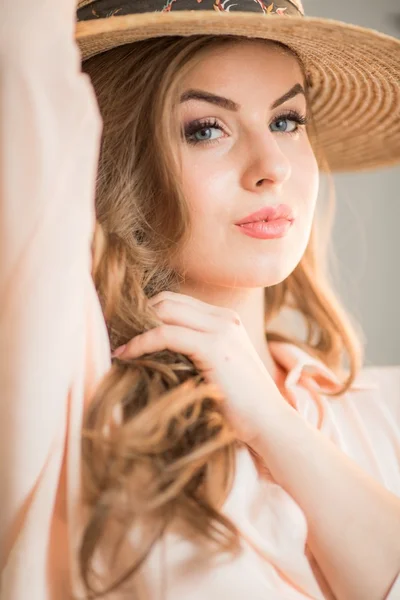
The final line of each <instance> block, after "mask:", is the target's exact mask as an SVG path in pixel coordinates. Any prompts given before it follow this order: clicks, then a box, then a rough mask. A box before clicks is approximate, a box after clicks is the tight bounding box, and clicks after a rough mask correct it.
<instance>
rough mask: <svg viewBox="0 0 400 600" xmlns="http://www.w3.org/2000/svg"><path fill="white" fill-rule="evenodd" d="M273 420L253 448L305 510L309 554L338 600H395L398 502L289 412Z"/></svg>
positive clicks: (399, 566)
mask: <svg viewBox="0 0 400 600" xmlns="http://www.w3.org/2000/svg"><path fill="white" fill-rule="evenodd" d="M273 414H275V417H273V418H272V419H271V415H270V418H269V419H268V422H265V426H264V429H265V430H264V431H263V432H262V433H261V434H260V436H259V438H258V440H257V442H256V444H255V446H254V449H255V450H256V451H257V453H258V454H259V455H260V457H261V458H262V459H263V460H264V461H265V463H266V464H267V465H268V468H269V470H270V471H271V474H272V476H273V477H274V479H275V480H276V481H277V483H279V485H281V486H282V487H283V488H284V489H285V490H286V491H287V492H288V493H289V494H290V495H291V496H292V497H293V498H294V499H295V501H296V502H297V503H298V505H299V506H300V507H301V508H302V510H303V511H304V514H305V516H306V518H307V522H308V527H309V539H308V543H309V546H310V549H311V551H312V553H313V554H314V556H315V558H316V560H317V562H318V564H319V566H320V568H321V570H322V572H323V573H324V575H325V577H326V579H327V581H328V583H329V585H330V587H331V588H332V590H333V592H334V594H335V595H336V597H337V598H338V600H350V599H351V600H385V599H386V600H398V598H400V595H399V596H397V593H399V590H398V589H397V590H396V592H395V590H394V588H393V583H394V582H395V580H396V577H397V576H398V575H399V573H400V498H398V497H397V496H395V495H394V494H393V493H391V492H390V491H388V490H386V489H385V488H384V487H383V486H382V485H380V484H379V483H377V482H376V481H375V480H373V479H372V478H371V477H370V476H369V475H368V474H366V473H365V472H364V471H363V470H362V469H361V468H359V467H358V465H356V464H355V463H354V462H353V461H352V460H351V459H350V458H348V457H347V456H346V455H345V454H343V453H342V451H341V450H339V449H338V448H336V446H335V445H334V444H332V442H330V440H329V439H327V438H326V437H325V436H324V435H323V434H322V433H321V432H320V431H318V430H317V429H315V428H314V427H312V426H311V425H310V424H309V423H308V422H307V421H306V420H305V419H304V418H303V417H302V416H301V415H299V414H298V413H297V412H296V411H295V410H294V409H292V407H290V406H289V405H285V406H283V407H280V409H279V410H277V411H275V413H273ZM395 587H396V588H397V587H398V586H397V582H396V585H395ZM395 593H396V595H394V594H395Z"/></svg>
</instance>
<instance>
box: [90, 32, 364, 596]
mask: <svg viewBox="0 0 400 600" xmlns="http://www.w3.org/2000/svg"><path fill="white" fill-rule="evenodd" d="M235 41H236V42H243V39H242V38H233V37H230V36H227V37H222V36H221V37H218V38H215V37H211V36H196V37H191V38H178V37H174V38H172V37H166V38H159V39H152V40H146V41H142V42H137V43H135V44H131V45H127V46H122V47H118V48H115V49H113V50H111V51H109V52H107V53H104V54H101V55H98V56H96V57H94V58H92V59H90V60H88V61H86V62H85V63H84V65H83V70H84V71H85V72H86V73H87V74H88V75H89V76H90V78H91V81H92V84H93V86H94V89H95V92H96V95H97V98H98V103H99V107H100V111H101V114H102V118H103V123H104V129H103V138H102V144H101V151H100V161H99V170H98V178H97V190H96V216H97V223H96V230H95V235H94V239H93V279H94V282H95V285H96V289H97V292H98V295H99V298H100V302H101V305H102V309H103V313H104V317H105V321H106V324H107V328H108V332H109V337H110V343H111V348H112V350H114V349H115V348H116V347H117V346H119V345H121V344H123V343H125V342H127V341H128V340H130V339H131V338H132V337H134V336H135V335H137V334H140V333H143V332H144V331H146V330H148V329H149V328H152V327H154V326H155V325H156V321H155V318H154V314H153V313H151V311H150V310H149V309H148V308H147V304H146V301H147V299H148V298H149V297H151V296H153V295H155V294H157V293H158V292H161V291H162V290H172V291H178V290H179V274H177V273H175V272H174V271H173V270H172V269H171V267H170V265H171V264H172V262H173V259H174V257H176V256H177V254H178V253H179V251H180V250H181V249H182V248H183V247H184V244H185V242H186V240H187V239H188V235H189V231H190V221H189V214H188V209H187V206H186V203H185V198H184V196H183V193H182V189H181V187H180V184H179V177H178V175H177V173H178V172H177V164H178V162H179V156H178V152H177V147H178V144H175V143H174V140H178V139H179V136H180V131H179V130H178V125H177V123H178V119H177V112H176V111H177V104H178V98H179V94H180V89H181V82H182V79H183V77H184V76H185V74H186V73H188V71H189V70H191V69H193V68H194V66H195V65H196V63H197V62H198V61H199V60H201V58H202V56H203V55H204V53H205V52H206V51H208V50H209V49H210V48H218V47H220V46H222V45H224V44H227V43H228V44H232V43H234V42H235ZM269 43H271V42H269ZM282 48H283V51H286V52H290V50H289V49H287V48H286V47H282ZM313 229H314V230H313V232H312V235H311V238H310V242H309V244H308V247H307V250H306V252H305V254H304V256H303V258H302V260H301V262H300V264H299V265H298V266H297V268H296V269H295V270H294V272H293V273H292V274H291V275H290V276H289V277H288V278H287V279H286V280H285V281H283V282H282V283H280V284H279V285H276V286H274V287H271V288H267V289H266V290H265V296H266V303H265V304H266V315H265V322H266V324H267V326H268V323H269V322H270V321H271V320H272V319H273V318H274V317H275V316H276V315H278V314H279V313H280V311H281V309H282V308H283V307H286V306H290V307H291V308H293V309H294V310H296V311H298V312H299V313H301V315H302V316H303V318H304V320H305V323H306V324H307V329H308V334H307V339H306V340H305V341H304V340H303V341H300V340H297V339H288V338H287V337H285V336H283V335H281V334H278V333H273V332H268V336H269V339H274V340H285V341H290V342H292V343H294V344H297V345H299V346H302V347H304V348H305V349H306V350H307V351H308V352H311V353H312V354H314V355H316V356H317V357H318V358H320V359H321V360H322V361H323V362H324V363H325V364H326V365H328V366H329V367H331V368H332V369H334V370H336V371H338V372H339V371H340V372H341V369H342V365H343V360H344V358H345V357H347V361H348V364H349V366H350V368H349V374H348V377H347V379H345V380H344V382H343V387H342V389H341V390H340V392H339V393H342V392H344V391H345V390H346V389H347V388H348V387H349V386H350V384H351V383H352V381H353V379H354V377H355V375H356V372H357V369H358V365H359V362H360V351H359V348H358V344H357V338H356V335H355V334H354V333H353V330H352V328H351V326H350V324H349V322H348V320H347V318H346V316H345V313H344V311H343V310H342V309H341V308H340V305H339V303H338V301H337V300H336V298H335V296H334V293H333V292H332V290H331V288H330V285H329V283H328V279H327V276H326V267H325V260H324V252H322V250H321V245H320V244H318V245H317V243H316V233H317V228H316V224H314V226H313ZM317 250H318V251H317ZM82 443H83V484H84V490H85V499H86V501H87V505H88V507H89V517H88V523H87V525H86V529H85V531H84V535H83V539H82V543H81V547H80V555H79V561H80V568H81V575H82V577H83V581H84V583H85V587H86V591H87V594H88V597H90V598H95V597H100V596H104V595H106V594H107V593H109V592H110V591H112V590H116V589H117V588H118V587H119V586H122V585H123V584H124V583H126V582H129V583H132V585H134V582H135V577H133V578H132V576H137V575H138V572H139V570H140V566H141V565H142V563H143V561H144V560H145V559H146V557H147V556H148V554H149V552H150V551H151V548H152V546H153V544H154V543H155V542H156V541H157V540H159V539H160V538H161V537H162V535H163V533H164V532H165V531H166V529H167V528H168V527H170V526H172V524H173V523H176V522H178V521H179V522H181V523H182V524H184V526H185V527H186V531H187V532H189V535H192V536H193V537H196V538H198V540H199V542H200V541H201V540H202V539H203V540H204V541H207V542H210V541H211V543H212V545H213V546H215V548H216V549H217V551H233V552H235V551H238V550H239V548H240V534H239V531H238V530H237V528H236V526H235V525H234V523H232V522H231V521H230V520H229V519H227V518H226V517H225V516H224V515H223V514H222V513H221V512H220V508H221V505H222V504H223V502H224V500H225V499H226V497H227V495H228V493H229V490H230V488H231V484H232V479H233V475H234V471H235V445H236V441H235V436H234V432H233V431H232V430H231V429H230V427H229V425H228V423H227V422H226V420H225V419H224V416H223V414H222V411H221V398H220V395H219V393H218V390H217V389H216V388H215V387H214V386H211V385H209V384H207V383H205V381H204V380H203V378H202V376H201V373H199V372H198V371H197V370H196V368H195V366H194V365H193V364H192V363H191V361H190V360H189V359H188V358H187V357H185V356H182V355H179V354H176V353H173V352H169V351H164V352H158V353H155V354H152V355H147V356H144V357H142V358H139V359H135V360H130V361H125V362H122V361H120V360H118V359H115V360H114V361H113V365H112V367H111V369H110V371H109V372H108V373H107V374H106V376H105V377H104V379H103V380H102V381H101V383H100V385H99V386H98V389H97V390H96V393H95V395H94V398H93V400H92V402H91V404H90V406H89V408H88V412H87V415H86V417H85V423H84V430H83V442H82ZM111 531H112V532H114V533H113V535H111ZM127 531H130V532H131V531H134V532H135V539H136V540H137V547H135V548H134V549H133V552H134V555H133V558H132V564H130V565H129V567H128V568H126V569H125V570H124V572H122V573H119V575H118V576H117V577H111V576H110V573H111V571H112V568H111V562H112V563H113V564H117V563H118V560H117V557H118V553H119V549H120V548H121V547H122V545H123V542H124V539H126V532H127ZM115 532H117V533H115ZM111 540H113V542H111ZM111 543H113V555H112V557H111V551H110V548H109V546H110V545H111ZM105 546H108V549H107V553H108V556H109V557H110V558H109V561H110V562H109V565H108V567H109V570H108V574H109V580H108V582H107V583H105V582H104V581H103V580H102V581H101V582H100V579H99V574H96V572H95V568H94V564H95V559H96V555H97V552H101V548H102V547H105ZM100 584H101V585H100Z"/></svg>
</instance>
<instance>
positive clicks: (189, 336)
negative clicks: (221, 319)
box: [118, 325, 205, 361]
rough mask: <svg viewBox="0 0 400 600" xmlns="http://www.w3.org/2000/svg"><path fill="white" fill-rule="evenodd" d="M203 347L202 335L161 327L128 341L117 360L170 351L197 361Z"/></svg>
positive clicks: (190, 331)
mask: <svg viewBox="0 0 400 600" xmlns="http://www.w3.org/2000/svg"><path fill="white" fill-rule="evenodd" d="M204 345H205V336H204V333H200V332H197V331H193V330H190V329H187V328H186V327H178V326H175V325H162V326H161V327H155V328H153V329H150V330H149V331H146V333H142V334H140V335H137V336H136V337H134V338H133V339H132V340H130V341H129V342H128V343H127V344H126V345H125V348H124V350H123V352H122V353H120V354H119V355H118V358H120V359H123V360H126V359H129V358H138V357H139V356H143V355H144V354H151V353H152V352H161V351H162V350H171V351H172V352H178V353H180V354H185V355H186V356H188V357H189V358H191V359H192V360H193V361H195V360H196V359H198V357H199V353H201V351H202V349H203V347H204Z"/></svg>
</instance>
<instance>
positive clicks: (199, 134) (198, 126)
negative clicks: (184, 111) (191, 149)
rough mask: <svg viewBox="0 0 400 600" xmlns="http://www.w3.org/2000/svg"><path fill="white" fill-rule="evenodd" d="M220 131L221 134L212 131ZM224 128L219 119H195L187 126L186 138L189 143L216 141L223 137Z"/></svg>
mask: <svg viewBox="0 0 400 600" xmlns="http://www.w3.org/2000/svg"><path fill="white" fill-rule="evenodd" d="M213 130H214V131H219V132H221V135H214V136H213V134H212V131H213ZM222 134H223V129H222V127H221V125H219V123H218V122H217V121H215V120H214V121H193V122H192V123H189V125H188V126H187V127H186V128H185V138H186V141H187V142H188V143H189V144H201V143H207V142H214V141H215V140H218V139H220V138H221V137H223V135H222Z"/></svg>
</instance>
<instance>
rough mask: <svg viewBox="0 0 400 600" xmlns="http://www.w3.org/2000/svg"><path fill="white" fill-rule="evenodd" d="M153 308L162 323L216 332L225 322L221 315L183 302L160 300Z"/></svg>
mask: <svg viewBox="0 0 400 600" xmlns="http://www.w3.org/2000/svg"><path fill="white" fill-rule="evenodd" d="M153 309H154V311H155V313H156V314H157V316H158V317H159V318H160V319H161V321H162V322H163V323H165V324H167V325H178V326H180V327H187V328H189V329H192V330H195V331H204V332H208V333H211V332H217V331H219V330H221V329H222V326H223V325H224V323H225V320H222V319H221V317H217V316H215V315H213V314H211V313H210V312H206V311H202V310H199V309H198V308H197V307H194V306H191V305H190V304H184V303H183V302H175V301H171V300H161V302H159V303H158V304H156V305H155V306H153Z"/></svg>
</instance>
